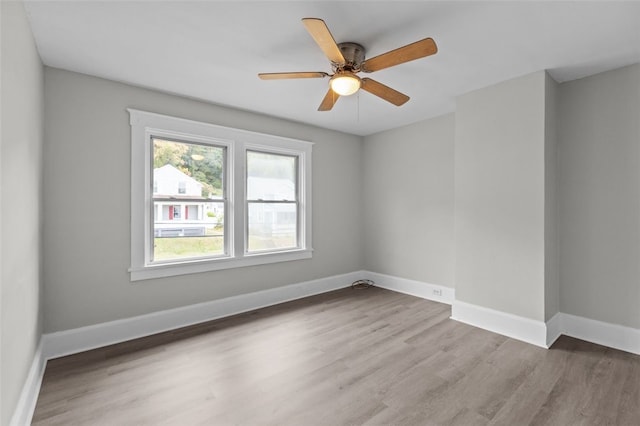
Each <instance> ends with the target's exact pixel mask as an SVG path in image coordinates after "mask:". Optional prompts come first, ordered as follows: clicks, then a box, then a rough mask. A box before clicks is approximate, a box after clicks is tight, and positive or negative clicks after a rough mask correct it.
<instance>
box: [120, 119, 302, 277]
mask: <svg viewBox="0 0 640 426" xmlns="http://www.w3.org/2000/svg"><path fill="white" fill-rule="evenodd" d="M129 113H130V118H131V119H130V124H131V158H132V169H131V183H132V188H131V268H130V272H131V280H132V281H135V280H142V279H149V278H157V277H165V276H173V275H181V274H187V273H196V272H205V271H212V270H218V269H226V268H235V267H242V266H250V265H259V264H265V263H272V262H283V261H290V260H298V259H305V258H310V257H311V253H312V248H311V247H312V246H311V147H312V144H311V143H310V142H305V141H299V140H294V139H287V138H281V137H277V136H272V135H265V134H259V133H253V132H248V131H244V130H238V129H231V128H226V127H221V126H215V125H212V124H207V123H200V122H195V121H191V120H185V119H180V118H174V117H169V116H165V115H160V114H154V113H149V112H144V111H138V110H133V109H129Z"/></svg>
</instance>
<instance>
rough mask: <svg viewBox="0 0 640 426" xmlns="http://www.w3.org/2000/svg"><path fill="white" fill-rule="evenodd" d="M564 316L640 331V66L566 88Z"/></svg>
mask: <svg viewBox="0 0 640 426" xmlns="http://www.w3.org/2000/svg"><path fill="white" fill-rule="evenodd" d="M559 109H560V111H559V112H560V114H559V123H558V131H559V147H558V148H559V162H560V164H559V190H560V197H559V200H560V265H561V267H560V280H561V289H560V303H561V306H560V308H561V311H562V312H566V313H569V314H573V315H579V316H583V317H587V318H592V319H596V320H600V321H605V322H610V323H614V324H621V325H626V326H630V327H635V328H640V164H639V160H640V149H639V148H640V124H639V123H640V65H633V66H630V67H625V68H621V69H618V70H614V71H609V72H605V73H602V74H598V75H595V76H592V77H587V78H584V79H581V80H576V81H573V82H569V83H564V84H562V85H561V86H560V104H559Z"/></svg>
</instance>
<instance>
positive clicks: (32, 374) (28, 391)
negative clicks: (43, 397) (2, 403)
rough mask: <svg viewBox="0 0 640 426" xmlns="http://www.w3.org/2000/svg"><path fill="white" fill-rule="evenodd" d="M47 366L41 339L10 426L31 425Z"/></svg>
mask: <svg viewBox="0 0 640 426" xmlns="http://www.w3.org/2000/svg"><path fill="white" fill-rule="evenodd" d="M46 364H47V360H46V358H45V357H44V352H43V343H42V339H40V343H39V344H38V347H37V349H36V352H35V354H34V356H33V361H32V362H31V368H29V374H27V379H26V380H25V382H24V385H23V386H22V392H20V398H19V399H18V404H17V405H16V408H15V410H14V411H13V416H12V417H11V421H10V422H9V425H10V426H25V425H30V424H31V419H32V417H33V412H34V411H35V409H36V403H37V402H38V394H39V393H40V386H41V385H42V377H43V376H44V369H45V366H46Z"/></svg>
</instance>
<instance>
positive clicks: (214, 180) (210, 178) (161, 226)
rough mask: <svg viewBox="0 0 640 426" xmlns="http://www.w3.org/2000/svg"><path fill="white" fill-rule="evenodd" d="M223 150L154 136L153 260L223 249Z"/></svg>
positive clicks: (203, 254)
mask: <svg viewBox="0 0 640 426" xmlns="http://www.w3.org/2000/svg"><path fill="white" fill-rule="evenodd" d="M225 154H226V149H225V148H224V147H218V146H212V145H200V144H195V143H186V142H178V141H170V140H164V139H158V138H153V235H154V238H153V261H168V260H172V259H184V258H197V257H208V256H216V255H224V254H225V253H226V247H225V238H224V235H225V232H224V231H225V225H224V214H225V193H224V192H225V190H224V169H225Z"/></svg>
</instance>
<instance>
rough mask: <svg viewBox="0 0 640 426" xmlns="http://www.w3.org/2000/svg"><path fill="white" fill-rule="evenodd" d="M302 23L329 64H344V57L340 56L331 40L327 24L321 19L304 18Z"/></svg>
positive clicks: (333, 41) (338, 49)
mask: <svg viewBox="0 0 640 426" xmlns="http://www.w3.org/2000/svg"><path fill="white" fill-rule="evenodd" d="M302 23H303V24H304V26H305V27H306V28H307V31H309V34H311V37H313V39H314V40H315V41H316V43H317V44H318V46H320V49H322V51H323V52H324V54H325V55H326V56H327V58H329V60H330V61H331V62H334V63H336V64H344V62H345V60H344V56H342V52H341V51H340V48H339V47H338V45H337V44H336V41H335V40H334V39H333V36H332V35H331V32H330V31H329V28H328V27H327V24H325V23H324V21H323V20H322V19H318V18H304V19H303V20H302Z"/></svg>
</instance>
